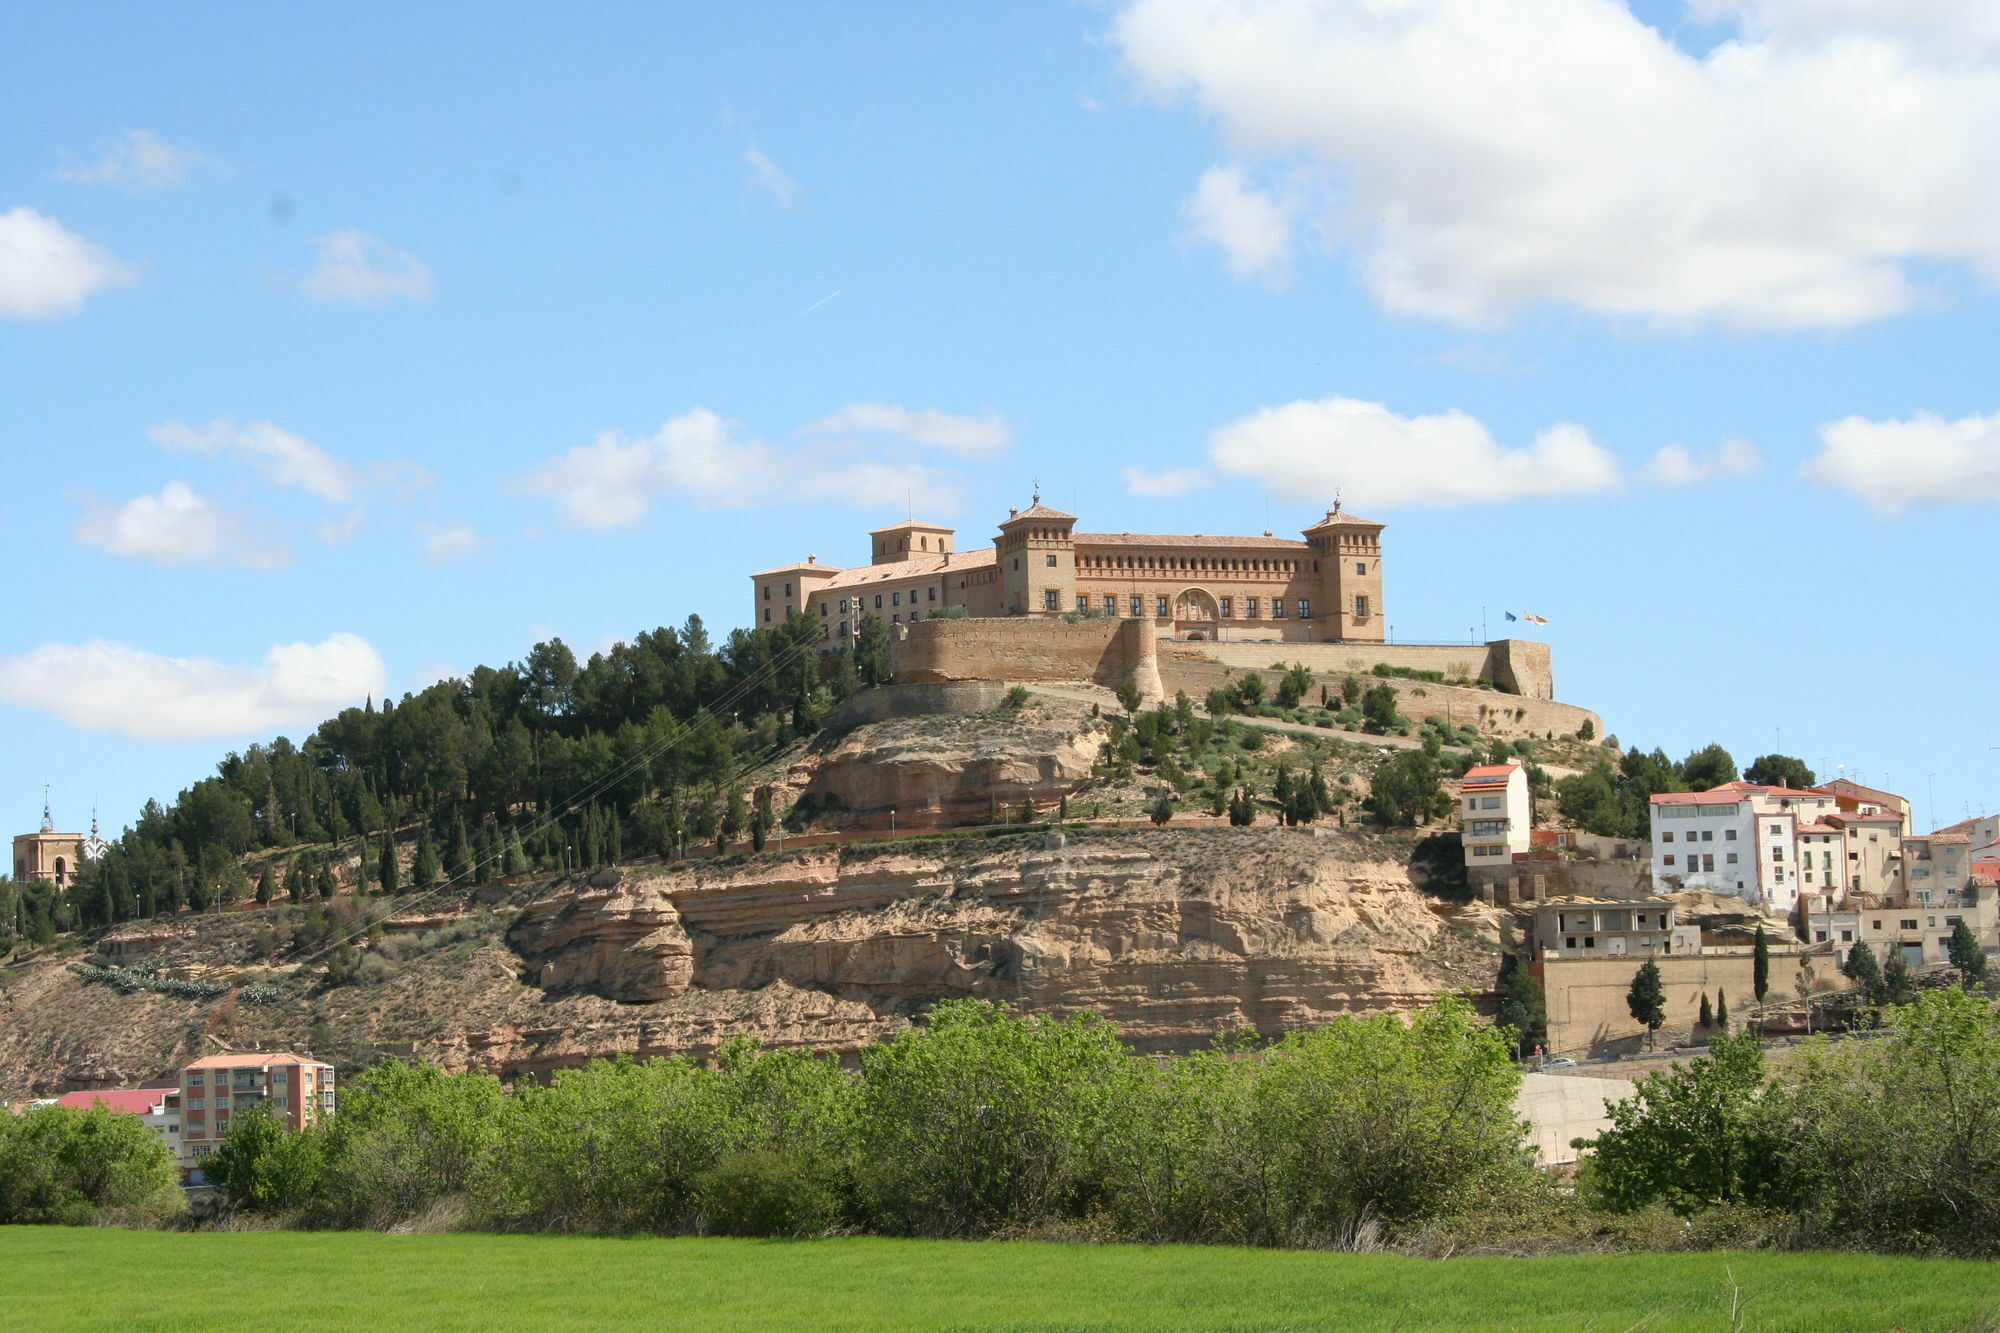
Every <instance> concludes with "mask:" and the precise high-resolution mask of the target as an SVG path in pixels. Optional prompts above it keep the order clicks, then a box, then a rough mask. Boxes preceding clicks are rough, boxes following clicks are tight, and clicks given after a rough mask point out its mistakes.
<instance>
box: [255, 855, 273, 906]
mask: <svg viewBox="0 0 2000 1333" xmlns="http://www.w3.org/2000/svg"><path fill="white" fill-rule="evenodd" d="M275 879H276V876H275V875H274V874H273V873H272V870H271V863H270V862H269V861H266V862H264V869H263V871H262V872H260V873H259V874H258V876H257V905H258V906H259V907H268V906H270V903H271V897H272V895H273V894H274V893H276V891H277V885H276V884H275V882H274V881H275Z"/></svg>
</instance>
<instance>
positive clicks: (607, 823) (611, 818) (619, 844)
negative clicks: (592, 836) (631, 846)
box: [604, 806, 625, 866]
mask: <svg viewBox="0 0 2000 1333" xmlns="http://www.w3.org/2000/svg"><path fill="white" fill-rule="evenodd" d="M624 859H625V821H624V820H623V819H620V818H619V817H618V807H617V806H612V807H611V808H610V809H609V810H606V811H605V812H604V864H606V865H612V866H615V865H617V864H618V863H619V862H620V861H623V860H624Z"/></svg>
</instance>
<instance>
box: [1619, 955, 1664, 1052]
mask: <svg viewBox="0 0 2000 1333" xmlns="http://www.w3.org/2000/svg"><path fill="white" fill-rule="evenodd" d="M1625 1007H1626V1009H1628V1010H1630V1011H1631V1014H1632V1017H1633V1019H1634V1020H1636V1021H1637V1022H1640V1023H1644V1024H1645V1025H1646V1048H1647V1049H1648V1050H1651V1049H1652V1046H1653V1034H1654V1033H1656V1032H1658V1031H1659V1030H1660V1026H1661V1024H1663V1023H1665V1022H1666V1021H1667V993H1666V990H1665V988H1664V987H1662V986H1661V985H1660V965H1659V964H1658V963H1655V962H1653V961H1652V960H1651V959H1647V960H1646V962H1645V964H1644V965H1643V966H1642V967H1640V969H1639V970H1638V972H1637V973H1635V974H1634V975H1633V977H1632V988H1631V989H1630V990H1628V991H1626V992H1625Z"/></svg>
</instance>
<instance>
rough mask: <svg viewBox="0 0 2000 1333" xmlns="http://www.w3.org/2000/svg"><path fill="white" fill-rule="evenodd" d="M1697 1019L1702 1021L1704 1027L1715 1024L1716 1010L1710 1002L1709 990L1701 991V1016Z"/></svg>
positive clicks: (1699, 1021) (1710, 1026)
mask: <svg viewBox="0 0 2000 1333" xmlns="http://www.w3.org/2000/svg"><path fill="white" fill-rule="evenodd" d="M1695 1021H1696V1022H1698V1023H1700V1024H1701V1026H1702V1027H1703V1028H1704V1029H1707V1028H1712V1027H1714V1026H1715V1010H1714V1009H1713V1008H1712V1007H1710V1005H1709V1003H1708V992H1707V991H1703V992H1702V993H1701V1016H1700V1017H1699V1018H1698V1019H1696V1020H1695Z"/></svg>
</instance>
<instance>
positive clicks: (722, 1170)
mask: <svg viewBox="0 0 2000 1333" xmlns="http://www.w3.org/2000/svg"><path fill="white" fill-rule="evenodd" d="M819 1166H820V1164H818V1163H815V1162H813V1161H811V1160H809V1159H807V1158H806V1157H804V1156H802V1155H801V1154H798V1153H795V1152H786V1151H784V1150H782V1149H777V1148H752V1149H750V1150H748V1151H745V1152H739V1153H737V1154H735V1155H734V1156H731V1157H728V1158H725V1159H724V1160H722V1161H721V1162H718V1163H717V1164H716V1165H715V1166H714V1167H712V1168H710V1169H709V1170H708V1171H707V1172H705V1173H704V1174H703V1175H702V1176H701V1178H700V1180H699V1181H698V1182H697V1185H696V1191H697V1193H698V1194H699V1196H700V1199H701V1203H702V1207H703V1209H704V1210H705V1212H706V1214H707V1221H708V1230H710V1231H712V1232H714V1233H715V1234H716V1235H718V1236H758V1237H766V1238H770V1239H777V1240H798V1239H802V1238H805V1237H809V1236H824V1235H826V1234H827V1233H828V1232H830V1231H832V1230H834V1228H835V1227H837V1226H838V1225H839V1222H840V1196H839V1195H838V1194H837V1193H835V1191H834V1188H833V1182H831V1181H829V1180H828V1179H826V1177H825V1175H824V1174H823V1172H822V1171H821V1170H820V1169H819Z"/></svg>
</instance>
